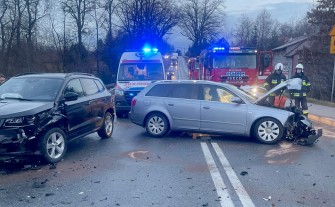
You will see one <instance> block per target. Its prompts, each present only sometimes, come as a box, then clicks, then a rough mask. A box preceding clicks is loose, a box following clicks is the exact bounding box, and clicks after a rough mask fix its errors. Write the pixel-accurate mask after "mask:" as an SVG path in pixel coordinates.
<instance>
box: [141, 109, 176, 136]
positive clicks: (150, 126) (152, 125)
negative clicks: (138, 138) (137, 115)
mask: <svg viewBox="0 0 335 207" xmlns="http://www.w3.org/2000/svg"><path fill="white" fill-rule="evenodd" d="M169 127H170V126H169V121H168V120H167V118H166V117H165V116H164V115H163V114H161V113H153V114H151V115H149V117H148V118H147V119H146V123H145V128H146V130H147V132H148V133H149V134H150V135H151V136H153V137H157V138H158V137H164V136H165V135H166V134H167V133H168V131H169Z"/></svg>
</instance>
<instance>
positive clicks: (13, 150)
mask: <svg viewBox="0 0 335 207" xmlns="http://www.w3.org/2000/svg"><path fill="white" fill-rule="evenodd" d="M35 146H36V137H35V136H29V135H27V134H26V132H25V131H24V129H22V128H10V129H1V130H0V160H3V159H9V158H13V157H18V156H26V155H34V154H36V153H35V152H34V151H35V150H36V149H35V148H36V147H35Z"/></svg>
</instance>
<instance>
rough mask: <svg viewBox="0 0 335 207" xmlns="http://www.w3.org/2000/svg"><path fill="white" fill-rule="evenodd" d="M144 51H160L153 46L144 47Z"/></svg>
mask: <svg viewBox="0 0 335 207" xmlns="http://www.w3.org/2000/svg"><path fill="white" fill-rule="evenodd" d="M142 50H143V52H144V53H156V52H158V49H157V48H155V47H154V48H151V47H144V48H143V49H142Z"/></svg>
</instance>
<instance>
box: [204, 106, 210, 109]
mask: <svg viewBox="0 0 335 207" xmlns="http://www.w3.org/2000/svg"><path fill="white" fill-rule="evenodd" d="M202 108H203V109H210V107H209V106H204V107H202Z"/></svg>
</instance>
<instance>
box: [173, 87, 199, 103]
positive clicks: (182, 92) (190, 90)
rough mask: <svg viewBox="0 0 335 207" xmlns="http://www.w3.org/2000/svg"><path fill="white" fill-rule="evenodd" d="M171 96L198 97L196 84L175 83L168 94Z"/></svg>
mask: <svg viewBox="0 0 335 207" xmlns="http://www.w3.org/2000/svg"><path fill="white" fill-rule="evenodd" d="M169 95H170V97H172V98H185V99H198V86H197V85H196V84H176V85H175V87H174V88H173V89H172V91H171V93H170V94H169Z"/></svg>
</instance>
